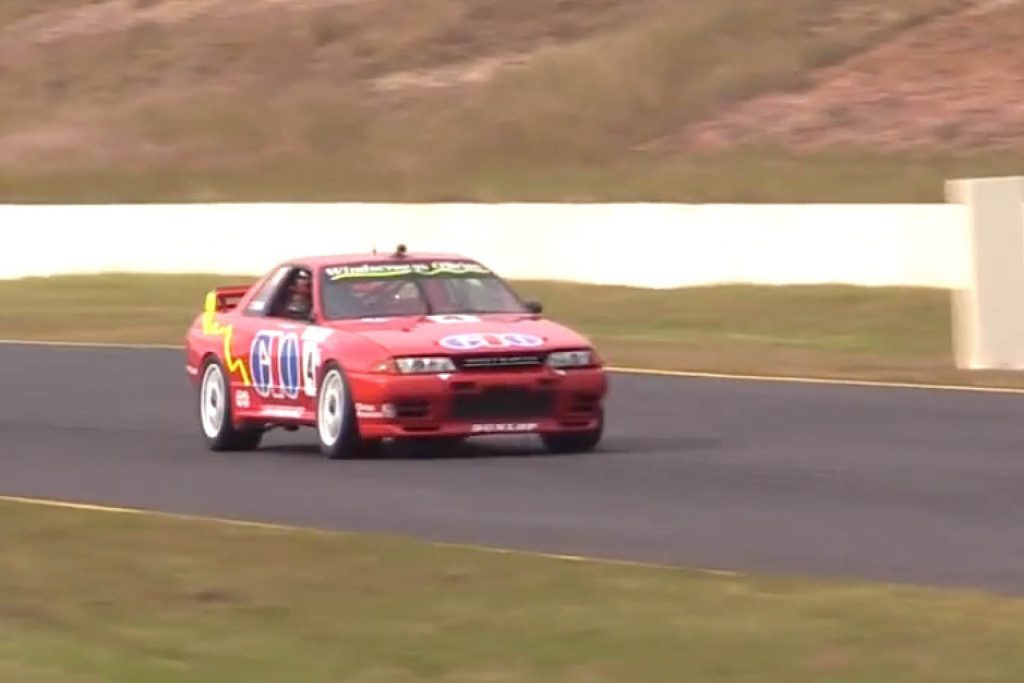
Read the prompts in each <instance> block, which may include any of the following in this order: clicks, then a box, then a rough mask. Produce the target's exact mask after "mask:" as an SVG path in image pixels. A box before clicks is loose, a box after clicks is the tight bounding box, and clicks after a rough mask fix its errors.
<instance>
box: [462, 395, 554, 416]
mask: <svg viewBox="0 0 1024 683" xmlns="http://www.w3.org/2000/svg"><path fill="white" fill-rule="evenodd" d="M554 407H555V396H554V394H552V393H551V392H549V391H531V390H530V389H515V388H511V387H502V388H494V389H485V390H484V391H482V392H480V393H479V394H461V395H456V396H453V397H452V404H451V417H452V418H453V419H455V420H491V419H495V420H496V419H521V418H536V417H548V416H550V415H551V414H552V413H553V412H554Z"/></svg>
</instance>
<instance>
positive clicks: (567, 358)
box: [548, 351, 594, 368]
mask: <svg viewBox="0 0 1024 683" xmlns="http://www.w3.org/2000/svg"><path fill="white" fill-rule="evenodd" d="M593 364H594V353H593V352H592V351H555V352H554V353H552V354H550V355H549V356H548V365H549V366H551V367H553V368H586V367H590V366H591V365H593Z"/></svg>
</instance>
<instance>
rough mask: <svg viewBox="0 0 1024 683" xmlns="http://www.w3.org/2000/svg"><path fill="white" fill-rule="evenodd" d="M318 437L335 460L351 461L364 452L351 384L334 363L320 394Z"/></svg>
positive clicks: (322, 445)
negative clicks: (353, 457)
mask: <svg viewBox="0 0 1024 683" xmlns="http://www.w3.org/2000/svg"><path fill="white" fill-rule="evenodd" d="M316 433H317V436H318V438H319V440H320V451H321V452H322V453H323V454H324V455H326V456H327V457H328V458H331V459H332V460H338V459H340V458H350V457H352V456H354V455H356V454H358V453H359V452H360V451H361V450H363V449H362V445H363V444H362V440H361V439H360V438H359V424H358V422H357V421H356V411H355V404H354V403H353V402H352V395H351V394H350V393H349V390H348V382H347V381H346V380H345V376H344V374H342V372H341V368H339V367H338V366H337V365H335V364H333V363H332V364H330V365H329V366H328V367H327V371H326V372H325V373H324V376H323V378H322V379H321V380H320V388H319V391H318V392H317V399H316Z"/></svg>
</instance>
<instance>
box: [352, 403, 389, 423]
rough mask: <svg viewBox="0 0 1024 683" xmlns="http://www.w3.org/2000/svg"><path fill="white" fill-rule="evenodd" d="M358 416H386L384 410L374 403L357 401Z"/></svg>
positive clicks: (374, 417)
mask: <svg viewBox="0 0 1024 683" xmlns="http://www.w3.org/2000/svg"><path fill="white" fill-rule="evenodd" d="M356 417H365V418H370V419H379V418H382V417H384V412H383V411H382V410H381V409H380V408H379V407H378V406H375V405H373V404H372V403H357V404H356Z"/></svg>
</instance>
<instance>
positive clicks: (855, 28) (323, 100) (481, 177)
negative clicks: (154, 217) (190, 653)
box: [0, 0, 1024, 202]
mask: <svg viewBox="0 0 1024 683" xmlns="http://www.w3.org/2000/svg"><path fill="white" fill-rule="evenodd" d="M72 4H79V5H83V9H85V10H88V6H89V4H90V3H88V2H85V0H63V1H62V6H68V5H72ZM966 4H967V0H898V1H895V2H894V1H892V0H886V1H884V2H883V1H881V0H788V1H787V2H785V3H781V4H780V3H779V2H778V1H777V0H732V1H731V2H728V3H722V2H717V1H714V0H683V1H682V2H678V1H664V0H629V1H628V2H627V1H626V0H562V1H560V2H557V3H551V2H544V1H543V0H529V2H527V1H526V0H523V1H522V2H516V3H508V2H504V1H502V0H423V1H422V2H419V3H416V6H415V7H414V8H413V7H411V6H410V5H409V4H408V3H407V2H402V1H400V0H380V1H379V2H372V3H371V2H356V3H345V4H343V5H332V6H316V3H312V4H311V5H310V6H309V7H305V6H297V7H294V8H289V9H284V8H283V7H282V6H278V5H273V6H271V5H265V4H263V3H259V4H257V5H253V6H251V7H247V9H245V10H244V11H242V10H238V11H239V14H237V15H235V14H231V13H222V14H216V13H213V14H208V15H200V16H196V17H191V18H188V19H182V20H180V21H178V22H173V21H171V22H166V23H160V22H155V21H152V20H145V19H144V20H142V21H141V22H136V23H134V24H130V25H129V26H128V27H125V28H122V29H116V30H112V31H110V32H99V33H96V34H94V35H88V36H85V35H74V34H72V35H69V36H68V37H67V38H65V39H62V40H59V41H56V42H53V43H43V42H32V41H31V40H29V38H30V37H31V32H28V34H29V35H26V36H25V39H26V40H28V42H27V43H26V44H25V45H20V46H19V47H18V50H19V51H18V52H16V54H17V55H18V58H17V59H16V60H14V61H13V62H12V64H11V65H10V66H9V67H8V70H7V71H5V72H4V75H5V77H4V78H3V79H0V201H18V202H21V201H31V202H69V201H73V202H123V201H130V202H136V201H211V200H217V201H231V200H263V201H266V200H304V199H308V200H346V199H348V200H376V201H440V200H472V201H507V200H523V201H534V200H538V201H539V200H556V201H574V200H627V201H636V200H642V201H646V200H650V201H696V202H700V201H716V202H717V201H731V202H776V201H789V202H799V201H858V202H860V201H867V202H886V201H908V202H909V201H914V202H928V201H942V200H943V183H944V181H945V180H946V178H948V177H951V176H959V175H966V176H974V175H991V174H1004V173H1016V172H1019V169H1020V168H1021V167H1022V166H1024V154H1021V153H1018V152H1013V151H993V152H984V153H982V152H978V153H964V154H958V153H954V152H950V151H943V150H939V151H935V152H930V153H928V152H907V153H900V154H889V155H883V154H879V153H877V151H876V150H872V149H870V148H866V149H865V148H860V149H858V148H853V149H850V150H826V151H822V152H820V153H815V154H809V155H800V154H796V153H794V152H792V151H788V150H784V149H783V150H779V149H744V150H735V151H731V152H722V153H717V154H712V155H702V154H699V153H696V152H694V151H693V150H687V149H682V150H671V149H661V148H659V146H658V145H657V144H655V145H653V146H651V145H650V143H652V141H657V140H661V139H663V138H664V137H665V136H671V135H672V134H674V133H676V132H678V131H679V130H681V129H682V127H684V126H685V125H687V124H689V123H693V122H695V121H699V120H703V119H705V118H706V117H708V116H711V115H713V114H714V113H715V112H716V111H718V110H719V109H720V108H722V107H727V106H728V105H730V104H731V103H734V102H736V101H739V100H743V99H745V98H747V97H751V96H755V95H758V94H762V93H767V92H779V91H783V90H787V89H791V88H798V87H800V86H801V84H803V83H805V82H806V81H807V79H808V77H809V74H811V73H812V72H813V71H814V70H815V69H817V68H819V67H821V66H824V65H827V64H832V63H835V62H837V61H839V60H841V59H843V58H844V57H846V56H849V55H852V54H855V53H858V52H861V51H863V50H865V49H868V48H870V47H871V46H874V45H877V44H879V43H880V42H882V41H885V40H887V39H889V38H891V37H892V36H895V35H898V34H899V33H900V32H901V31H902V30H904V29H906V28H907V27H908V26H913V25H917V24H919V23H921V22H923V21H925V20H926V19H928V18H930V17H934V16H938V15H942V14H944V13H948V12H951V11H954V10H956V9H958V8H962V7H964V6H965V5H966ZM32 6H33V5H30V4H29V3H26V2H24V0H17V1H14V0H8V6H6V7H8V13H7V14H6V15H5V14H3V13H2V9H0V28H2V26H3V25H4V24H5V23H10V22H11V21H12V20H13V19H14V18H17V17H22V16H24V15H25V14H26V13H27V12H29V11H30V10H29V9H28V8H29V7H32ZM3 7H5V5H0V8H3ZM39 7H42V6H39ZM49 7H50V6H49V5H47V9H48V8H49ZM36 13H37V14H40V16H43V18H44V21H42V22H41V25H42V26H43V27H44V28H45V27H46V25H47V24H48V23H59V22H60V21H62V19H60V16H61V15H44V14H42V9H40V10H37V12H36ZM48 16H49V17H51V18H50V19H49V22H47V21H45V18H46V17H48ZM36 30H39V29H36ZM19 33H20V32H19ZM19 37H20V36H12V38H11V39H12V41H14V39H15V38H19ZM15 42H16V41H15ZM509 55H513V56H524V57H525V58H526V60H527V61H526V63H525V64H524V65H523V66H522V67H521V68H515V69H509V70H507V71H499V72H498V73H497V75H496V76H494V77H493V78H491V79H490V80H487V81H486V82H483V83H477V84H471V85H462V86H456V87H454V88H449V89H441V90H440V91H435V90H433V89H430V88H422V87H420V88H417V87H407V88H405V89H404V90H402V91H400V92H398V93H391V94H388V93H384V94H381V93H378V92H375V91H374V89H373V84H374V82H375V81H374V79H377V78H380V77H383V76H387V75H392V74H395V73H401V72H406V71H408V70H422V69H435V68H437V67H446V66H447V67H451V66H455V67H459V66H460V65H462V67H465V65H467V64H473V63H474V62H475V61H476V60H480V59H486V58H491V57H503V56H509ZM268 92H273V93H274V97H273V98H269V97H267V93H268ZM5 136H10V137H5ZM26 136H27V138H28V139H29V140H30V141H36V142H38V141H39V140H40V139H42V140H44V141H45V140H50V141H51V142H53V141H56V142H55V143H54V144H57V147H56V148H54V149H50V151H48V152H47V151H38V150H37V151H35V152H32V151H28V152H26V151H25V149H26V145H25V139H26ZM36 142H32V143H31V144H29V145H28V147H27V148H28V149H32V144H36ZM8 143H9V144H10V148H11V149H13V150H14V152H13V153H12V154H10V155H8V156H6V157H5V149H7V145H8ZM61 145H65V146H64V147H61ZM4 159H7V161H6V162H5V161H4Z"/></svg>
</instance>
